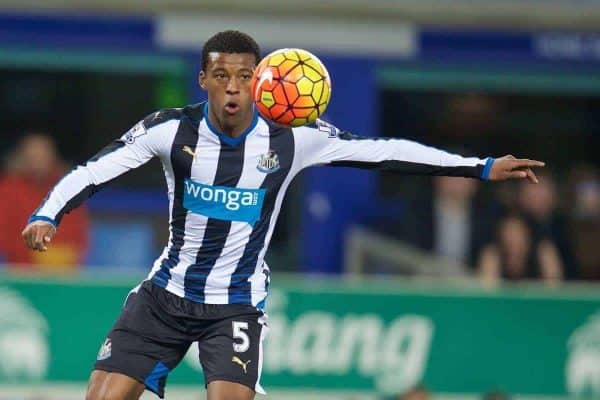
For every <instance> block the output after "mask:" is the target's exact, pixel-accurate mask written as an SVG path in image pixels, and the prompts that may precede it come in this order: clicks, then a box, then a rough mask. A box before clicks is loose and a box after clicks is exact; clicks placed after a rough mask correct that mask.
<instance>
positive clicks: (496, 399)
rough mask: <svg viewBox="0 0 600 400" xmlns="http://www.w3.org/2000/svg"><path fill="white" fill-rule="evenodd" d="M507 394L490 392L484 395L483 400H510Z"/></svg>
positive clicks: (495, 391)
mask: <svg viewBox="0 0 600 400" xmlns="http://www.w3.org/2000/svg"><path fill="white" fill-rule="evenodd" d="M509 399H510V397H508V395H507V394H505V393H503V392H500V391H497V390H494V391H493V392H489V393H486V394H484V395H483V400H509Z"/></svg>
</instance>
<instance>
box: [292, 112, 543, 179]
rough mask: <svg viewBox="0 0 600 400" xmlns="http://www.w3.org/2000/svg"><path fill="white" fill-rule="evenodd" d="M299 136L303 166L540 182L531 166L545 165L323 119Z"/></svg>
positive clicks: (297, 134) (301, 132)
mask: <svg viewBox="0 0 600 400" xmlns="http://www.w3.org/2000/svg"><path fill="white" fill-rule="evenodd" d="M296 138H297V142H298V144H299V147H300V148H301V158H302V164H303V167H307V166H311V165H319V164H320V165H329V166H334V167H356V168H364V169H378V170H386V171H394V172H399V173H405V174H413V175H441V176H462V177H468V178H479V179H483V180H505V179H522V178H527V179H529V180H530V181H531V182H532V183H537V178H536V176H535V174H534V173H533V171H532V168H533V167H541V166H543V165H544V163H543V162H540V161H535V160H528V159H517V158H515V157H513V156H510V155H508V156H504V157H500V158H493V157H488V158H483V159H482V158H477V157H462V156H460V155H458V154H452V153H449V152H447V151H444V150H440V149H437V148H434V147H430V146H426V145H423V144H421V143H417V142H414V141H411V140H405V139H394V138H366V137H360V136H356V135H353V134H351V133H349V132H343V131H340V130H338V129H337V128H335V127H334V126H332V125H330V124H325V123H323V122H321V121H319V123H318V124H317V126H316V127H314V128H312V127H311V128H309V127H305V128H302V129H299V130H297V133H296Z"/></svg>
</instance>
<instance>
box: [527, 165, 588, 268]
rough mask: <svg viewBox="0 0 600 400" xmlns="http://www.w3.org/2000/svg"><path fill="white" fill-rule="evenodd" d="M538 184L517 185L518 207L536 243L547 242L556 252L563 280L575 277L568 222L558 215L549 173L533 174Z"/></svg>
mask: <svg viewBox="0 0 600 400" xmlns="http://www.w3.org/2000/svg"><path fill="white" fill-rule="evenodd" d="M536 173H537V175H538V178H539V181H540V182H539V183H538V184H537V185H532V184H529V183H523V182H521V183H519V194H518V206H519V208H520V210H521V212H522V213H523V214H524V216H525V217H526V218H527V222H528V223H529V225H530V227H531V229H532V234H533V235H534V237H535V238H536V239H537V240H542V239H549V240H550V241H551V242H553V243H554V245H555V246H556V248H557V249H558V253H559V257H560V260H561V263H562V264H563V267H564V272H565V277H566V278H569V279H574V278H576V277H577V268H576V266H575V259H574V256H573V246H572V244H571V240H570V237H569V229H568V220H567V218H565V217H564V216H563V215H562V214H561V213H560V212H559V211H558V200H559V197H558V194H557V188H556V183H555V181H554V178H553V176H552V175H551V173H550V172H548V171H545V170H540V171H536Z"/></svg>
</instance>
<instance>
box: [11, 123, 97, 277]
mask: <svg viewBox="0 0 600 400" xmlns="http://www.w3.org/2000/svg"><path fill="white" fill-rule="evenodd" d="M64 172H65V166H64V163H63V162H62V161H61V160H60V159H59V157H58V153H57V150H56V145H55V143H54V141H53V140H52V138H51V137H50V136H48V135H46V134H43V133H30V134H27V135H25V136H24V137H23V139H22V140H21V141H20V142H19V143H18V144H17V147H16V149H15V151H14V152H13V153H12V154H11V155H10V156H9V157H8V160H7V163H6V166H5V170H4V171H3V173H2V175H1V176H0V215H2V219H1V220H0V258H1V259H2V261H4V262H6V263H9V264H14V265H15V266H18V267H20V268H27V267H28V266H29V265H36V266H37V267H38V268H45V267H51V268H53V269H56V268H58V267H68V268H72V267H74V266H76V265H78V264H80V263H81V262H82V260H83V257H84V255H85V252H86V249H87V244H88V224H89V222H88V213H87V210H86V208H85V207H80V208H78V209H76V210H75V211H73V212H72V213H70V214H69V215H68V216H66V217H65V218H64V219H63V221H62V223H61V229H60V232H59V233H58V234H57V235H56V236H55V238H54V240H53V243H52V246H51V247H50V248H49V250H48V251H46V252H43V253H40V252H34V251H30V250H28V249H27V248H26V247H25V245H24V244H23V240H22V238H21V231H22V230H23V228H24V227H25V225H26V223H27V219H28V218H29V216H30V214H31V212H32V210H35V209H36V207H37V206H38V205H39V203H40V201H41V200H42V199H43V197H44V196H45V195H46V193H47V192H48V191H49V190H50V189H51V188H52V187H53V186H54V184H56V182H57V181H58V179H59V178H60V177H61V176H62V175H64Z"/></svg>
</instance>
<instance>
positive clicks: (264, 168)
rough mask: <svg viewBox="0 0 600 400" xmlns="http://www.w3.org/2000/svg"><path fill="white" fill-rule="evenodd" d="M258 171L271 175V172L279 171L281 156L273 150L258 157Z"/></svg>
mask: <svg viewBox="0 0 600 400" xmlns="http://www.w3.org/2000/svg"><path fill="white" fill-rule="evenodd" d="M256 169H258V170H259V171H260V172H264V173H265V174H270V173H271V172H275V171H277V170H279V156H278V155H277V153H275V152H274V151H273V150H269V151H268V152H267V153H265V154H262V155H261V156H260V157H258V164H256Z"/></svg>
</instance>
